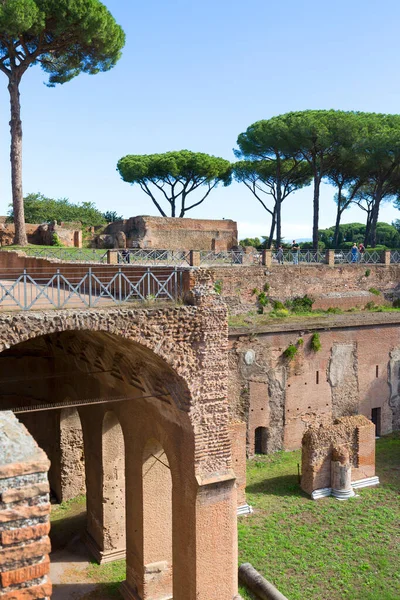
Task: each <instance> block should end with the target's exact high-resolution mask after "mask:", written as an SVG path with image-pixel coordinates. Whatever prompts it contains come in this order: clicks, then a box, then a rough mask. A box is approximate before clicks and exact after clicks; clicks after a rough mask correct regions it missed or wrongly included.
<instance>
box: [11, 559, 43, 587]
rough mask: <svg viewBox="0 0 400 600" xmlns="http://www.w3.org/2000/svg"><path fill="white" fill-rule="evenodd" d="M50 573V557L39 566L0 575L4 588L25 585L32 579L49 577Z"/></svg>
mask: <svg viewBox="0 0 400 600" xmlns="http://www.w3.org/2000/svg"><path fill="white" fill-rule="evenodd" d="M49 571H50V559H49V557H48V556H46V558H45V559H44V560H43V561H42V562H41V563H39V564H36V565H29V566H28V567H23V568H22V569H16V570H15V571H7V572H6V573H0V582H1V585H2V586H3V587H9V586H11V585H16V584H17V583H23V582H25V581H32V579H39V577H43V576H44V575H47V573H48V572H49Z"/></svg>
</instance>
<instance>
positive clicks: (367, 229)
mask: <svg viewBox="0 0 400 600" xmlns="http://www.w3.org/2000/svg"><path fill="white" fill-rule="evenodd" d="M371 219H372V210H369V211H368V213H367V224H366V227H365V237H364V246H365V247H367V246H368V245H369V239H370V235H371Z"/></svg>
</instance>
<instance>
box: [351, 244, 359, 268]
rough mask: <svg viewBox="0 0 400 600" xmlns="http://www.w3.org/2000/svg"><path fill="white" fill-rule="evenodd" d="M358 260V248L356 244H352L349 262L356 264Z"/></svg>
mask: <svg viewBox="0 0 400 600" xmlns="http://www.w3.org/2000/svg"><path fill="white" fill-rule="evenodd" d="M357 259H358V248H357V244H356V243H355V242H354V244H353V247H352V249H351V262H352V263H356V262H357Z"/></svg>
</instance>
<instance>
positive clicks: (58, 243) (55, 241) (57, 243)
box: [52, 233, 63, 248]
mask: <svg viewBox="0 0 400 600" xmlns="http://www.w3.org/2000/svg"><path fill="white" fill-rule="evenodd" d="M52 241H53V243H52V246H56V247H57V248H62V247H63V244H62V242H61V240H60V238H59V237H58V235H57V234H56V233H53V240H52Z"/></svg>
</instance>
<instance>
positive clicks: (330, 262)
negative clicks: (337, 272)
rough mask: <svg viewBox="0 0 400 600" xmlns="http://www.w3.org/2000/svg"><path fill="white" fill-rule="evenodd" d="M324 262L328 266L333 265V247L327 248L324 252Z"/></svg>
mask: <svg viewBox="0 0 400 600" xmlns="http://www.w3.org/2000/svg"><path fill="white" fill-rule="evenodd" d="M325 263H326V264H327V265H329V266H330V267H334V266H335V250H334V249H333V248H328V249H327V250H326V252H325Z"/></svg>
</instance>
